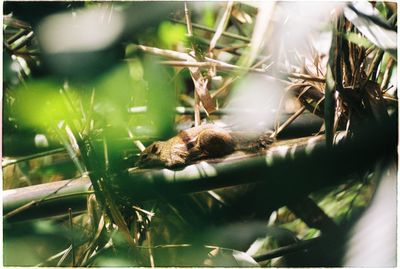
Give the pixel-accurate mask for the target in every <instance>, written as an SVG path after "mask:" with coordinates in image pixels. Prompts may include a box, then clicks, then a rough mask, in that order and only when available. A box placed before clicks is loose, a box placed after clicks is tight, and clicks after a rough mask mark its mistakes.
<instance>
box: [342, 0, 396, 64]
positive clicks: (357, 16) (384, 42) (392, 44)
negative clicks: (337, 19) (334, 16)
mask: <svg viewBox="0 0 400 269" xmlns="http://www.w3.org/2000/svg"><path fill="white" fill-rule="evenodd" d="M344 15H345V16H346V18H347V19H348V20H349V21H351V22H352V23H353V24H354V25H355V27H357V29H358V30H359V31H360V32H361V33H362V34H363V35H365V36H366V37H367V39H368V40H369V41H370V42H372V43H373V44H375V45H376V46H378V47H379V48H381V49H383V50H385V51H387V52H389V53H390V54H391V55H392V57H394V58H395V59H396V58H397V54H396V51H397V42H396V41H397V33H396V32H395V31H393V30H390V25H389V24H388V23H387V22H386V21H385V20H384V19H383V18H382V17H381V16H380V14H379V12H378V11H377V10H375V9H374V8H373V6H372V5H371V4H370V3H368V2H356V3H354V4H353V5H350V6H347V7H345V9H344Z"/></svg>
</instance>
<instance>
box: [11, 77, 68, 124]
mask: <svg viewBox="0 0 400 269" xmlns="http://www.w3.org/2000/svg"><path fill="white" fill-rule="evenodd" d="M60 88H61V85H60V84H58V83H56V82H54V81H51V80H38V81H34V82H30V83H27V84H26V86H25V87H22V86H21V87H20V88H18V89H17V90H16V102H15V111H16V114H17V115H16V116H17V118H18V119H19V120H20V121H21V123H22V124H23V125H26V126H29V127H32V128H46V127H48V126H49V124H56V123H57V121H59V120H63V119H68V118H71V116H72V115H71V112H70V111H69V110H68V109H67V107H66V104H65V100H64V99H63V97H62V96H61V95H60V93H59V89H60Z"/></svg>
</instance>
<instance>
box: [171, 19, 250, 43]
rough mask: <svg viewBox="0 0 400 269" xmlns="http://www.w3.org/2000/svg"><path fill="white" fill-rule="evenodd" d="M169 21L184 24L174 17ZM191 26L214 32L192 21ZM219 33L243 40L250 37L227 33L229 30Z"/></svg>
mask: <svg viewBox="0 0 400 269" xmlns="http://www.w3.org/2000/svg"><path fill="white" fill-rule="evenodd" d="M171 21H173V22H176V23H180V24H186V23H185V22H183V21H179V20H175V19H171ZM192 27H193V28H196V29H199V30H203V31H207V32H211V33H215V30H214V29H211V28H209V27H206V26H203V25H200V24H196V23H192ZM221 35H223V36H226V37H230V38H234V39H238V40H241V41H244V42H248V43H249V42H250V38H247V37H244V36H240V35H236V34H233V33H229V32H222V33H221Z"/></svg>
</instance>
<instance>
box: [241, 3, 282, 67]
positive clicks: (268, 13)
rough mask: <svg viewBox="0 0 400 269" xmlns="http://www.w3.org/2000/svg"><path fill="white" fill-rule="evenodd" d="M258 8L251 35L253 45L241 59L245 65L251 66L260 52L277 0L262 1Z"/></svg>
mask: <svg viewBox="0 0 400 269" xmlns="http://www.w3.org/2000/svg"><path fill="white" fill-rule="evenodd" d="M261 3H262V4H261V5H260V8H259V10H258V14H257V18H256V22H255V26H254V31H253V35H252V37H251V46H250V51H249V54H248V55H244V56H243V57H242V59H241V60H240V61H239V62H240V65H241V66H243V67H250V66H251V65H252V63H253V62H254V60H255V59H256V58H257V55H258V53H259V52H260V50H261V48H262V46H263V43H264V39H265V38H266V34H267V30H268V27H269V24H270V21H271V18H272V14H273V11H274V7H275V1H268V2H261Z"/></svg>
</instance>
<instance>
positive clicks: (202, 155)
mask: <svg viewBox="0 0 400 269" xmlns="http://www.w3.org/2000/svg"><path fill="white" fill-rule="evenodd" d="M272 142H273V139H272V138H271V135H270V133H266V134H264V135H263V136H259V137H256V138H254V137H252V138H248V137H246V136H245V135H243V134H241V133H238V132H230V131H228V130H226V129H224V128H221V127H218V126H216V125H214V124H204V125H200V126H197V127H193V128H189V129H187V130H184V131H181V132H179V133H178V134H177V135H176V136H174V137H172V138H171V139H169V140H167V141H157V142H154V143H153V144H151V145H150V146H148V147H147V148H146V149H145V150H144V151H143V152H142V153H141V154H140V156H139V160H138V161H137V163H136V165H137V166H139V167H177V166H182V165H187V164H190V163H192V162H194V161H197V160H202V159H207V158H219V157H223V156H226V155H228V154H231V153H233V152H234V151H235V150H246V151H257V150H259V149H260V148H266V147H267V145H269V144H271V143H272Z"/></svg>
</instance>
